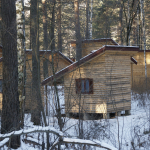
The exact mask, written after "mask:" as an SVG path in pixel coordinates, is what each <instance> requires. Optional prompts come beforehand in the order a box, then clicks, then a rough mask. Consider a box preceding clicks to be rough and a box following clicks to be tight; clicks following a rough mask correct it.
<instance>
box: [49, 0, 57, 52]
mask: <svg viewBox="0 0 150 150" xmlns="http://www.w3.org/2000/svg"><path fill="white" fill-rule="evenodd" d="M55 4H56V0H53V1H52V18H51V46H50V47H51V50H52V51H55V36H54V28H55V27H54V26H55Z"/></svg>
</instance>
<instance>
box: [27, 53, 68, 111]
mask: <svg viewBox="0 0 150 150" xmlns="http://www.w3.org/2000/svg"><path fill="white" fill-rule="evenodd" d="M51 58H52V57H51V54H50V53H49V54H46V55H43V54H41V55H40V75H41V81H43V80H44V79H45V78H44V70H43V62H44V61H45V60H47V63H48V75H47V76H51V75H53V71H52V59H51ZM68 65H70V63H69V62H68V61H67V60H65V59H64V58H63V57H61V56H60V55H59V54H58V53H56V54H54V70H55V72H57V71H59V70H61V69H63V68H64V67H66V66H68ZM41 97H42V102H43V105H44V101H45V98H46V97H45V93H44V86H41ZM33 108H36V104H35V103H34V101H33V100H32V54H31V53H27V58H26V102H25V109H26V110H27V111H28V110H32V109H33Z"/></svg>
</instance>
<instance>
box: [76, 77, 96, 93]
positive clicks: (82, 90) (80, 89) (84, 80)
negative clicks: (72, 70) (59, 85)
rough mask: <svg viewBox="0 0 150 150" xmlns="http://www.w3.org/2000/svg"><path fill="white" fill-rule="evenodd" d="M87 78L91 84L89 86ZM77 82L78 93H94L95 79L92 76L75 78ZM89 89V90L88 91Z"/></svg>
mask: <svg viewBox="0 0 150 150" xmlns="http://www.w3.org/2000/svg"><path fill="white" fill-rule="evenodd" d="M87 80H88V84H89V85H88V86H87ZM83 83H84V84H83ZM75 84H76V94H93V79H92V78H78V79H75ZM83 85H84V87H83ZM87 89H88V91H86V90H87Z"/></svg>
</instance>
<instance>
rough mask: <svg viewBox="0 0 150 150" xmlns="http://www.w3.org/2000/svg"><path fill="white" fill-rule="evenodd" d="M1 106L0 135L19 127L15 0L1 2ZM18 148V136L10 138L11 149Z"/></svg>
mask: <svg viewBox="0 0 150 150" xmlns="http://www.w3.org/2000/svg"><path fill="white" fill-rule="evenodd" d="M2 23H3V30H2V44H3V106H2V120H1V133H2V134H5V133H7V132H11V131H14V130H18V129H19V127H20V124H19V123H20V114H19V95H18V58H17V30H16V6H15V0H2ZM19 146H20V136H13V137H12V138H11V148H14V149H16V148H18V147H19Z"/></svg>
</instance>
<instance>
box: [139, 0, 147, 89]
mask: <svg viewBox="0 0 150 150" xmlns="http://www.w3.org/2000/svg"><path fill="white" fill-rule="evenodd" d="M140 5H141V22H142V31H143V42H144V62H145V80H146V83H145V84H146V88H147V64H146V35H145V14H144V0H140Z"/></svg>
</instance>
